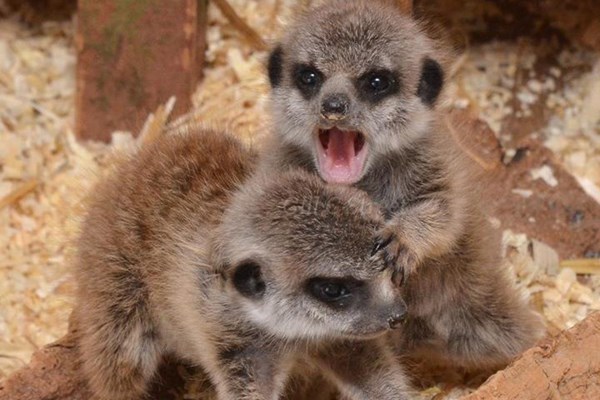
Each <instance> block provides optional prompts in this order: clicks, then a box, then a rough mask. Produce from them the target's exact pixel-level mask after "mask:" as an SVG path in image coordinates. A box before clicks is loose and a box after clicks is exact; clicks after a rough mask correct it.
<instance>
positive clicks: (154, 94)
mask: <svg viewBox="0 0 600 400" xmlns="http://www.w3.org/2000/svg"><path fill="white" fill-rule="evenodd" d="M205 11H206V9H204V12H205ZM78 16H79V18H78V32H77V36H76V45H77V55H78V65H77V95H76V124H75V129H76V134H77V136H78V137H79V138H81V139H94V140H103V141H108V140H110V134H111V132H113V131H115V130H128V131H132V132H134V133H137V132H138V131H139V129H140V128H141V126H142V125H143V123H144V121H145V119H146V117H147V116H148V114H149V113H151V112H152V111H154V110H155V109H156V108H157V107H158V106H159V105H160V104H163V103H165V102H166V101H167V100H168V99H169V98H170V97H171V96H175V97H176V99H177V103H176V105H175V110H174V113H173V114H174V116H177V115H179V114H182V113H184V112H186V111H188V110H189V108H190V106H191V95H192V93H193V90H194V89H195V86H196V83H197V79H198V77H199V75H200V70H201V65H200V63H199V62H198V60H199V59H200V57H199V45H198V43H204V42H203V40H204V31H199V29H198V27H199V26H201V25H202V23H201V22H202V21H204V20H203V18H202V17H201V16H199V15H198V0H180V1H173V2H163V1H160V0H79V14H78ZM203 46H204V45H203Z"/></svg>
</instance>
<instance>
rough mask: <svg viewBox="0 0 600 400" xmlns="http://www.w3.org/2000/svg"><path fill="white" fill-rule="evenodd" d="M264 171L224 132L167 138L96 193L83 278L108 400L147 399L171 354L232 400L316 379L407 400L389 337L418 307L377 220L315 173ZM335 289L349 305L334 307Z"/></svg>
mask: <svg viewBox="0 0 600 400" xmlns="http://www.w3.org/2000/svg"><path fill="white" fill-rule="evenodd" d="M254 157H255V156H254V154H253V153H252V152H251V151H249V150H247V149H245V148H243V146H241V145H240V144H239V143H238V142H237V141H235V140H234V139H232V138H231V137H229V136H228V135H226V134H224V133H221V132H210V131H204V132H203V131H194V132H188V133H186V134H183V135H179V136H168V137H163V138H160V139H158V140H157V142H155V143H153V144H151V145H149V146H147V147H146V148H142V149H141V151H140V152H139V153H138V154H137V155H136V156H135V157H133V158H131V159H130V160H127V161H125V162H124V163H123V164H122V165H121V166H120V167H119V168H117V169H116V172H115V173H114V174H113V176H111V177H110V178H109V179H107V180H106V181H104V182H102V183H101V184H100V185H99V187H98V188H97V189H96V190H95V191H94V192H93V198H92V200H91V204H90V206H89V210H88V214H87V217H86V219H85V221H84V223H83V228H82V232H81V237H80V240H79V243H78V265H77V270H76V277H77V281H78V284H79V287H78V304H77V318H78V324H79V327H80V333H81V336H80V341H79V345H80V354H81V360H82V366H83V373H84V374H85V375H86V377H87V378H88V381H89V384H90V388H91V390H92V392H93V393H94V395H95V398H96V399H98V400H109V399H110V400H134V399H141V398H142V397H143V396H144V393H145V392H146V390H147V388H148V384H149V382H150V381H151V379H152V377H153V376H154V374H155V372H156V370H157V366H158V364H159V363H160V361H161V359H162V357H163V356H164V355H166V354H174V355H176V356H177V357H179V358H182V359H187V360H188V361H191V362H192V363H194V364H198V365H200V366H202V367H203V369H204V370H205V371H206V372H207V374H208V375H209V377H210V379H211V381H212V382H213V384H214V385H215V387H216V392H217V395H218V398H219V399H223V400H229V399H231V400H233V399H248V400H250V399H256V400H258V399H276V398H279V396H280V393H281V392H282V390H283V388H284V386H285V383H286V381H287V376H288V374H289V373H290V372H291V371H294V373H295V374H296V375H298V376H299V377H302V376H303V375H304V374H306V373H307V371H308V369H306V371H305V369H304V368H303V367H302V365H303V364H306V365H309V366H310V368H312V369H317V370H319V371H321V373H322V374H325V375H326V376H327V377H328V379H330V380H332V381H333V382H335V383H337V386H339V387H340V388H341V390H342V391H343V392H346V393H347V394H348V395H349V396H350V398H352V399H357V400H358V399H368V398H379V399H398V398H406V396H407V394H406V379H405V377H404V373H403V371H402V369H401V367H400V365H399V364H398V363H396V362H395V361H394V359H393V357H391V344H390V338H389V336H387V332H388V331H389V329H390V328H391V327H395V326H396V323H397V322H399V320H400V319H401V318H402V317H403V314H404V312H405V305H404V302H403V301H402V299H401V297H400V291H399V290H398V288H397V287H395V286H394V285H393V283H392V280H391V274H392V272H391V270H390V269H386V268H385V262H384V260H383V258H382V256H381V255H374V256H373V255H371V254H370V250H371V243H372V240H373V236H374V234H375V232H376V230H377V229H378V228H379V227H380V226H381V224H382V216H381V215H380V212H379V210H378V209H377V207H375V206H374V205H373V204H372V202H371V201H370V200H369V199H368V197H367V196H365V195H364V193H361V192H360V191H357V190H353V189H349V188H343V187H328V186H326V185H324V184H322V182H320V180H318V179H317V178H315V177H314V176H311V175H309V174H306V173H304V172H290V173H281V174H279V173H278V172H277V173H275V174H272V176H271V177H264V176H254V177H253V178H250V175H251V174H252V172H253V164H254ZM242 183H244V184H243V185H242ZM349 222H350V224H351V226H352V227H353V228H355V229H347V228H348V223H349ZM315 280H316V281H315ZM322 281H325V282H326V283H327V282H338V283H339V284H340V285H342V286H343V287H344V288H345V289H347V290H348V291H349V293H350V294H349V295H344V296H337V295H335V296H334V297H335V301H333V302H330V303H325V302H323V301H322V300H319V299H318V298H317V295H319V296H320V295H321V292H319V291H318V288H320V287H321V286H319V285H320V284H321V283H320V282H322ZM315 282H316V283H315ZM354 284H356V287H353V286H352V285H354ZM348 285H350V286H348ZM315 288H316V289H315ZM315 293H317V294H315ZM327 301H328V302H329V300H327ZM349 349H356V351H349Z"/></svg>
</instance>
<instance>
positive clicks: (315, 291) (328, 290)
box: [307, 278, 360, 308]
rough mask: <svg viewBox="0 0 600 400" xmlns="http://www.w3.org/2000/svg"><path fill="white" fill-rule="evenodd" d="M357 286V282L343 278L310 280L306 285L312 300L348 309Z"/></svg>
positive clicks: (358, 283) (358, 284)
mask: <svg viewBox="0 0 600 400" xmlns="http://www.w3.org/2000/svg"><path fill="white" fill-rule="evenodd" d="M358 286H360V282H359V281H356V280H354V279H343V278H312V279H310V280H309V281H308V283H307V289H308V292H309V293H310V294H311V295H312V296H313V297H314V298H316V299H317V300H319V301H321V302H323V303H326V304H329V305H331V306H334V307H336V308H345V307H348V306H349V305H350V304H351V298H352V295H353V291H354V289H355V288H356V287H358Z"/></svg>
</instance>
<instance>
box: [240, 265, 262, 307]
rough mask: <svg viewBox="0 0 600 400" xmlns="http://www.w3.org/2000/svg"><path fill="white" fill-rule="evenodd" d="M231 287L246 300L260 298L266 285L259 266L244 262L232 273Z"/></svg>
mask: <svg viewBox="0 0 600 400" xmlns="http://www.w3.org/2000/svg"><path fill="white" fill-rule="evenodd" d="M233 286H234V287H235V288H236V289H237V291H238V292H240V293H241V294H242V295H244V296H246V297H248V298H253V299H259V298H261V297H262V295H263V294H264V292H265V289H266V285H265V282H264V281H263V277H262V273H261V269H260V265H258V264H257V263H256V262H254V261H244V262H243V263H241V264H239V265H238V266H237V267H236V268H235V271H234V273H233Z"/></svg>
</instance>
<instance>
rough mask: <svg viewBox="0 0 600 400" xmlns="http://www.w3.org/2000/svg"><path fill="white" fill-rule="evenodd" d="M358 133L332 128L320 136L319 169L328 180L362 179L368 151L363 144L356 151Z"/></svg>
mask: <svg viewBox="0 0 600 400" xmlns="http://www.w3.org/2000/svg"><path fill="white" fill-rule="evenodd" d="M357 135H358V133H357V132H348V131H341V130H339V129H337V128H332V129H330V130H329V131H328V132H327V133H324V135H323V136H320V137H319V144H318V151H317V156H318V161H319V171H320V173H321V177H322V178H323V179H324V180H325V181H326V182H331V183H342V184H353V183H356V182H357V181H358V180H359V179H360V177H361V175H362V170H363V165H364V162H365V157H366V154H367V152H366V146H365V145H364V144H363V146H361V148H360V150H359V151H358V153H355V151H356V149H355V146H354V142H355V140H356V136H357Z"/></svg>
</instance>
